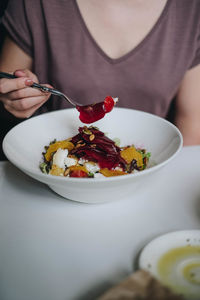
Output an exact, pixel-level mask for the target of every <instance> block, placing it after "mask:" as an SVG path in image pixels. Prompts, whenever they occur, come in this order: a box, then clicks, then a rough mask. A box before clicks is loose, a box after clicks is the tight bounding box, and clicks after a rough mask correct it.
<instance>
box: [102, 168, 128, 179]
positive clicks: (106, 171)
mask: <svg viewBox="0 0 200 300" xmlns="http://www.w3.org/2000/svg"><path fill="white" fill-rule="evenodd" d="M99 172H100V173H101V174H103V175H104V176H106V177H111V176H119V175H127V173H125V172H123V171H119V170H109V169H108V168H104V169H100V171H99Z"/></svg>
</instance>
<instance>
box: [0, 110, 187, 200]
mask: <svg viewBox="0 0 200 300" xmlns="http://www.w3.org/2000/svg"><path fill="white" fill-rule="evenodd" d="M83 125H84V124H83V123H81V122H80V121H79V119H78V112H77V111H76V109H65V110H59V111H55V112H51V113H46V114H43V115H40V116H37V117H33V118H31V119H29V120H26V121H24V122H22V123H20V124H19V125H17V126H15V127H14V128H13V129H11V130H10V131H9V132H8V134H7V135H6V137H5V138H4V141H3V150H4V153H5V155H6V156H7V158H8V159H9V160H10V161H11V162H12V163H13V164H14V165H15V166H17V167H18V168H19V169H21V170H22V171H23V172H25V173H26V174H28V175H29V176H31V177H33V178H35V179H37V180H39V181H41V182H43V183H46V184H47V185H48V186H49V187H50V188H51V189H52V190H54V191H55V192H56V193H58V194H60V195H62V196H63V197H65V198H68V199H71V200H75V201H79V202H85V203H98V202H106V201H110V200H115V199H120V198H123V197H124V196H125V195H129V194H130V193H132V192H133V190H134V189H135V188H136V187H137V185H138V184H139V183H143V184H144V183H145V180H148V176H151V175H152V174H153V173H154V172H156V171H157V170H159V169H161V167H163V166H165V165H166V164H168V163H169V162H170V161H171V160H172V159H173V158H174V157H175V156H176V154H177V153H178V152H179V150H180V149H181V147H182V136H181V134H180V132H179V130H178V129H177V128H176V127H175V126H174V125H173V124H171V123H170V122H168V121H166V120H164V119H162V118H160V117H157V116H155V115H152V114H149V113H145V112H142V111H136V110H131V109H125V108H114V109H113V111H112V112H111V113H109V114H108V115H106V116H105V117H104V118H103V119H102V120H100V121H98V122H96V123H94V125H95V126H97V127H99V129H100V130H101V131H103V132H105V133H108V136H109V137H110V138H116V137H117V138H119V139H120V141H121V146H126V145H130V144H135V145H136V146H138V145H143V146H144V147H145V149H147V151H148V152H151V154H152V156H151V161H152V162H155V164H156V165H154V166H152V167H150V168H148V169H146V170H144V171H141V172H138V173H135V174H130V175H125V176H117V177H109V178H108V177H107V178H106V177H105V178H95V179H94V178H68V177H57V176H52V175H45V174H43V173H42V172H41V171H40V169H39V163H40V162H41V160H42V152H43V151H44V146H45V145H48V144H49V142H50V141H52V140H53V139H55V138H56V139H57V140H62V139H66V138H68V137H71V136H73V135H75V134H77V132H78V128H79V127H80V126H83Z"/></svg>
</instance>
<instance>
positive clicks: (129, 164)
mask: <svg viewBox="0 0 200 300" xmlns="http://www.w3.org/2000/svg"><path fill="white" fill-rule="evenodd" d="M149 158H150V152H147V151H146V149H143V148H136V147H135V146H134V145H127V146H123V147H120V145H119V140H112V139H110V138H109V137H107V136H106V135H105V134H104V133H103V132H102V131H100V130H99V129H98V128H97V127H95V126H90V127H87V126H83V127H79V132H78V134H76V135H74V136H72V137H70V138H68V139H65V140H62V141H56V140H54V141H52V142H50V144H49V145H48V146H45V152H43V162H42V163H40V169H41V171H42V172H43V173H45V174H50V175H55V176H65V177H83V178H100V177H112V176H120V175H127V174H131V173H135V172H139V171H142V170H144V169H146V167H147V165H148V162H149Z"/></svg>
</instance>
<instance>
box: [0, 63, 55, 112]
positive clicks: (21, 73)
mask: <svg viewBox="0 0 200 300" xmlns="http://www.w3.org/2000/svg"><path fill="white" fill-rule="evenodd" d="M14 75H15V76H17V77H18V78H16V79H6V78H3V79H0V101H2V102H3V104H4V107H5V109H6V110H7V111H9V112H10V113H11V114H13V115H14V116H15V117H17V118H29V117H30V116H32V115H33V114H34V112H35V111H36V110H37V109H38V108H39V107H40V106H42V105H43V104H44V103H45V102H46V101H47V100H48V99H49V97H50V95H51V94H50V93H45V92H42V91H40V90H38V89H34V88H31V87H30V86H31V85H32V84H33V82H36V83H38V79H37V76H36V75H35V74H33V73H32V72H31V71H29V70H27V69H26V70H17V71H15V72H14ZM43 85H45V86H47V87H50V88H51V86H50V85H48V84H43Z"/></svg>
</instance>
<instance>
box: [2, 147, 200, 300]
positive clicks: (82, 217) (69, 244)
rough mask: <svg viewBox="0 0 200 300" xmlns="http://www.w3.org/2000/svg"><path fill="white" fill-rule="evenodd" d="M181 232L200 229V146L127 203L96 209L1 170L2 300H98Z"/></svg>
mask: <svg viewBox="0 0 200 300" xmlns="http://www.w3.org/2000/svg"><path fill="white" fill-rule="evenodd" d="M108 197H109V195H108ZM183 229H200V146H194V147H185V148H183V149H182V151H181V153H179V155H178V156H177V157H176V158H175V159H174V160H173V161H172V162H170V164H169V165H168V166H166V167H164V168H163V169H161V170H160V171H159V172H157V174H156V176H154V179H153V181H150V182H144V187H143V189H142V190H137V192H135V194H132V195H130V197H128V198H124V199H121V200H120V201H116V202H109V203H105V204H94V205H91V204H81V203H78V202H72V201H68V200H66V199H64V198H62V197H60V196H58V195H56V194H55V193H54V192H52V191H51V190H50V189H49V188H48V187H47V186H45V185H44V184H41V183H39V182H36V181H35V180H33V179H31V178H29V177H28V176H26V175H24V174H23V173H22V172H21V171H19V170H18V169H16V168H15V167H14V166H12V165H11V164H10V163H9V162H1V163H0V299H1V300H68V299H69V300H93V299H96V297H97V296H99V295H101V294H102V292H104V291H105V290H106V289H107V288H109V287H111V286H112V285H113V284H115V283H117V282H119V281H120V280H122V279H123V278H124V277H126V276H127V275H129V274H130V273H132V272H133V271H134V270H135V269H136V268H137V257H138V254H139V252H140V251H141V249H142V247H143V246H144V245H146V243H147V242H149V241H150V240H151V239H153V238H154V237H156V236H158V235H160V234H163V233H166V232H169V231H174V230H183Z"/></svg>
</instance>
